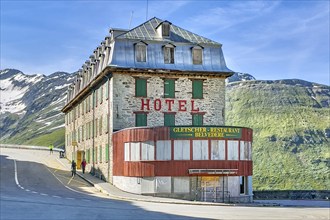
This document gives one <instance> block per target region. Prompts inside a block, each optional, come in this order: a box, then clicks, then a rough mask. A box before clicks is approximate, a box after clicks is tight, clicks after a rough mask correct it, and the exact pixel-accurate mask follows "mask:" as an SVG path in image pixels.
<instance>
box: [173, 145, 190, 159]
mask: <svg viewBox="0 0 330 220" xmlns="http://www.w3.org/2000/svg"><path fill="white" fill-rule="evenodd" d="M174 160H190V141H189V140H175V141H174Z"/></svg>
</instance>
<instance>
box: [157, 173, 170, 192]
mask: <svg viewBox="0 0 330 220" xmlns="http://www.w3.org/2000/svg"><path fill="white" fill-rule="evenodd" d="M155 182H156V192H157V193H170V192H171V177H156V181H155Z"/></svg>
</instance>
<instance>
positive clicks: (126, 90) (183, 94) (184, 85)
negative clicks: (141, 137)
mask: <svg viewBox="0 0 330 220" xmlns="http://www.w3.org/2000/svg"><path fill="white" fill-rule="evenodd" d="M134 77H145V78H147V97H145V98H144V97H135V78H134ZM175 77H176V78H175V79H176V81H175V98H164V81H163V79H162V76H159V75H139V74H135V75H130V74H113V84H114V88H113V111H114V115H115V117H114V121H113V122H114V129H115V130H119V129H123V128H127V127H134V126H135V115H134V112H138V111H146V108H143V107H142V102H143V101H142V99H143V100H144V101H145V102H146V100H147V99H148V100H149V101H148V102H149V105H150V110H149V111H147V112H148V116H147V118H148V122H147V126H163V125H164V112H169V111H168V106H167V105H166V104H165V103H166V100H168V99H171V100H173V105H172V109H171V112H175V113H176V114H175V124H176V125H192V115H191V112H192V111H193V108H194V109H198V111H195V112H203V113H205V114H204V118H203V123H204V125H224V122H225V121H224V117H223V116H224V107H225V79H224V78H207V79H206V78H200V77H196V78H195V79H205V80H204V83H203V99H192V79H193V77H189V78H188V77H187V76H177V75H176V76H175ZM155 100H157V101H159V103H162V104H161V105H162V108H161V109H160V110H158V111H157V110H155V109H154V102H155ZM179 100H184V101H185V103H186V104H185V108H186V111H180V110H179V104H178V102H179ZM192 102H193V103H194V104H192Z"/></svg>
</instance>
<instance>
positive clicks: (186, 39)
mask: <svg viewBox="0 0 330 220" xmlns="http://www.w3.org/2000/svg"><path fill="white" fill-rule="evenodd" d="M162 22H165V21H163V20H161V19H159V18H156V17H154V18H151V19H150V20H148V21H146V22H145V23H143V24H141V25H139V26H137V27H135V28H133V29H131V30H130V31H128V32H127V33H125V34H122V35H120V36H118V37H117V38H119V39H140V40H163V38H162V37H160V36H159V35H158V34H157V30H156V28H157V27H158V26H159V25H161V23H162ZM166 22H168V23H170V22H169V21H166ZM170 24H171V23H170ZM170 30H171V34H170V37H169V38H166V39H168V40H170V41H173V42H180V43H193V44H213V45H217V46H219V45H221V44H220V43H218V42H215V41H212V40H210V39H208V38H205V37H202V36H199V35H197V34H194V33H192V32H190V31H187V30H185V29H183V28H180V27H178V26H175V25H173V24H171V28H170Z"/></svg>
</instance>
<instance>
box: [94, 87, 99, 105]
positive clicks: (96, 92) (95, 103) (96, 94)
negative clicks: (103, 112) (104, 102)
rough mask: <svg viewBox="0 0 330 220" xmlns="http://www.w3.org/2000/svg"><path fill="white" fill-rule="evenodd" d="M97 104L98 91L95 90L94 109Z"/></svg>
mask: <svg viewBox="0 0 330 220" xmlns="http://www.w3.org/2000/svg"><path fill="white" fill-rule="evenodd" d="M98 102H99V91H98V89H97V90H95V100H94V107H97V104H98Z"/></svg>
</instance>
